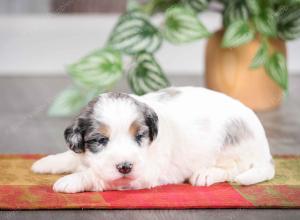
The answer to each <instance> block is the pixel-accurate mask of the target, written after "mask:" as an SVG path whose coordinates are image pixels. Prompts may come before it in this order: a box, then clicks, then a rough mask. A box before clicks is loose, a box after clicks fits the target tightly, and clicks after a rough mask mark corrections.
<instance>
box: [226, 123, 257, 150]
mask: <svg viewBox="0 0 300 220" xmlns="http://www.w3.org/2000/svg"><path fill="white" fill-rule="evenodd" d="M252 136H253V134H252V133H251V131H250V129H249V128H248V126H247V124H246V123H245V122H244V121H243V120H242V119H232V120H231V121H230V122H228V123H227V124H226V125H225V138H224V145H225V146H228V145H236V144H239V143H240V142H241V141H242V140H245V139H247V138H249V137H252Z"/></svg>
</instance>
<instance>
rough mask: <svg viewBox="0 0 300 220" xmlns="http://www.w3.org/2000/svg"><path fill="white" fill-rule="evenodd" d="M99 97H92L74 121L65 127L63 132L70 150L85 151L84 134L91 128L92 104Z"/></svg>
mask: <svg viewBox="0 0 300 220" xmlns="http://www.w3.org/2000/svg"><path fill="white" fill-rule="evenodd" d="M98 99H99V97H96V98H94V99H93V100H92V101H90V102H89V104H88V105H87V106H86V107H85V108H84V109H83V110H82V111H81V112H80V114H79V116H78V117H77V118H76V119H75V121H74V123H73V124H72V125H70V126H69V127H67V128H66V129H65V132H64V137H65V140H66V142H67V144H68V146H69V148H70V149H71V150H73V151H74V152H75V153H83V152H85V135H86V133H87V132H90V131H91V130H92V128H93V124H94V122H93V120H92V119H91V115H92V114H93V109H94V105H95V104H96V102H97V101H98Z"/></svg>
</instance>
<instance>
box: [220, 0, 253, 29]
mask: <svg viewBox="0 0 300 220" xmlns="http://www.w3.org/2000/svg"><path fill="white" fill-rule="evenodd" d="M224 7H225V8H224V11H223V24H224V26H225V27H228V26H229V25H231V24H232V23H234V22H236V21H238V20H244V21H247V20H248V18H249V11H248V8H247V5H246V2H245V1H240V0H230V1H227V2H226V3H224Z"/></svg>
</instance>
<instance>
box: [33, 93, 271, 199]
mask: <svg viewBox="0 0 300 220" xmlns="http://www.w3.org/2000/svg"><path fill="white" fill-rule="evenodd" d="M65 139H66V142H67V143H68V145H69V148H70V150H69V151H67V152H64V153H60V154H56V155H50V156H47V157H45V158H42V159H40V160H38V161H37V162H35V163H34V164H33V166H32V170H33V171H34V172H36V173H71V174H69V175H66V176H64V177H62V178H60V179H59V180H58V181H57V182H56V183H55V184H54V187H53V189H54V190H55V191H57V192H66V193H76V192H82V191H103V190H122V189H142V188H151V187H155V186H159V185H164V184H176V183H182V182H184V181H186V180H189V182H190V183H191V184H193V185H196V186H209V185H211V184H214V183H218V182H224V181H234V182H237V183H239V184H243V185H249V184H255V183H258V182H262V181H265V180H269V179H272V178H273V177H274V173H275V171H274V166H273V163H272V156H271V154H270V150H269V145H268V141H267V139H266V135H265V132H264V129H263V127H262V125H261V123H260V121H259V119H258V118H257V116H256V115H255V114H254V113H253V111H252V110H250V109H249V108H247V107H246V106H244V105H243V104H241V103H240V102H238V101H236V100H234V99H232V98H230V97H228V96H226V95H223V94H221V93H217V92H214V91H210V90H207V89H204V88H193V87H181V88H175V87H173V88H167V89H164V90H161V91H158V92H154V93H149V94H147V95H144V96H135V95H127V94H123V93H106V94H102V95H100V96H99V97H97V98H95V99H94V100H93V101H91V102H90V103H89V104H88V106H87V107H86V108H85V109H83V111H82V112H81V113H80V114H79V116H78V117H77V118H75V120H74V122H73V124H72V125H70V126H69V127H68V128H67V129H66V130H65Z"/></svg>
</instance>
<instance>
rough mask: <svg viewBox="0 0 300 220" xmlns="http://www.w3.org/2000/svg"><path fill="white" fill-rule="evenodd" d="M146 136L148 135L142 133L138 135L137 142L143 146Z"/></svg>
mask: <svg viewBox="0 0 300 220" xmlns="http://www.w3.org/2000/svg"><path fill="white" fill-rule="evenodd" d="M145 136H146V133H141V134H137V135H136V136H135V141H136V142H137V143H138V144H141V143H142V140H143V138H144V137H145Z"/></svg>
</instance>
